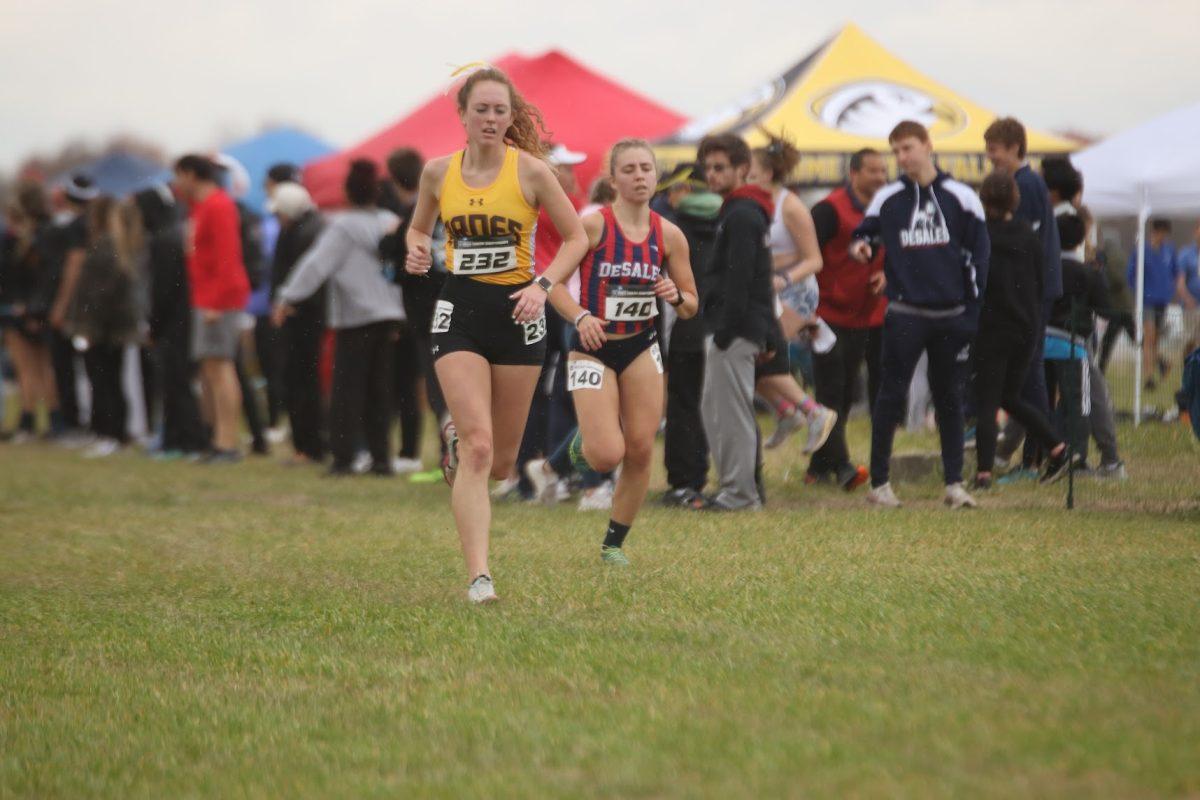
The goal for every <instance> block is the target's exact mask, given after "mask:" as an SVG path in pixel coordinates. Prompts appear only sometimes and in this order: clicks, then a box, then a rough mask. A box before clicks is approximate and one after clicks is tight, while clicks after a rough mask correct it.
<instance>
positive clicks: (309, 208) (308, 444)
mask: <svg viewBox="0 0 1200 800" xmlns="http://www.w3.org/2000/svg"><path fill="white" fill-rule="evenodd" d="M270 206H271V209H272V211H273V212H274V213H275V215H276V216H277V217H279V223H280V227H279V238H278V239H277V240H276V242H275V258H274V261H273V262H272V264H271V297H272V301H273V302H277V301H278V295H279V289H280V288H281V287H282V286H283V285H284V284H285V283H286V282H287V279H288V277H289V276H290V275H291V273H292V269H293V268H294V267H295V266H296V263H297V262H299V261H300V258H301V257H302V256H303V255H304V254H305V253H307V252H308V251H309V249H310V248H311V247H312V246H313V243H314V242H316V240H317V237H318V236H319V235H320V234H321V230H322V229H323V228H324V227H325V223H324V220H323V219H322V218H321V215H320V213H318V212H317V209H316V207H315V206H314V205H313V201H312V198H311V197H309V194H308V191H307V190H306V189H305V188H304V187H303V186H301V185H300V184H298V183H291V182H288V183H281V184H279V185H278V186H277V187H275V190H274V192H273V193H272V196H271V201H270ZM325 304H326V296H325V289H324V288H321V289H318V290H317V292H316V293H315V294H313V295H312V296H311V297H309V298H308V299H306V300H303V301H301V302H299V303H296V305H295V306H294V308H295V313H294V314H292V315H291V316H289V317H288V318H287V319H286V320H285V321H284V323H283V328H282V337H281V347H280V349H279V353H280V354H281V357H282V360H283V386H284V390H283V399H284V405H285V406H286V408H287V413H288V419H289V421H290V422H291V427H292V449H293V450H295V456H294V458H295V460H296V461H297V462H299V463H303V462H310V461H311V462H320V461H323V460H324V459H325V454H326V451H327V449H328V444H327V441H328V440H327V436H326V430H325V409H324V406H323V403H322V402H321V385H320V380H319V375H318V366H319V364H320V360H321V342H322V339H323V337H324V335H325Z"/></svg>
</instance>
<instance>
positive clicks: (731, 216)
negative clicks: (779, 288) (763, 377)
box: [701, 186, 775, 350]
mask: <svg viewBox="0 0 1200 800" xmlns="http://www.w3.org/2000/svg"><path fill="white" fill-rule="evenodd" d="M774 215H775V205H774V203H773V202H772V199H771V195H770V194H768V193H767V192H766V191H764V190H763V189H760V188H759V187H757V186H742V187H740V188H738V189H735V190H734V191H733V192H732V193H731V194H730V195H729V197H727V198H726V199H725V202H724V203H723V204H722V205H721V213H720V215H719V216H718V217H717V231H716V239H715V240H714V241H713V246H712V253H711V260H710V261H709V262H708V265H707V268H706V269H705V270H704V274H705V281H704V283H705V284H706V285H705V286H704V288H703V289H702V290H701V295H702V301H701V302H702V309H703V313H704V319H705V321H706V324H707V326H708V332H709V333H711V334H712V335H713V343H714V344H715V345H716V346H717V347H719V348H720V349H722V350H724V349H725V348H727V347H729V345H730V344H732V342H733V340H734V339H735V338H737V337H741V338H743V339H747V340H749V341H751V342H753V343H754V344H756V345H758V346H759V347H761V348H765V347H766V345H767V339H768V332H769V330H770V326H771V325H773V324H775V303H774V292H773V291H772V284H771V266H772V262H771V248H770V246H769V244H768V235H769V233H770V230H771V219H772V217H773V216H774Z"/></svg>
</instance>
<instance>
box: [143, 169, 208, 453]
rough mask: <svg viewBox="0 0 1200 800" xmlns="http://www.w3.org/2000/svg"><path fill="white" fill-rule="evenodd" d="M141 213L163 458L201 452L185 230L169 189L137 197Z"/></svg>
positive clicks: (203, 443)
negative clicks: (192, 350) (160, 393)
mask: <svg viewBox="0 0 1200 800" xmlns="http://www.w3.org/2000/svg"><path fill="white" fill-rule="evenodd" d="M133 199H134V202H135V203H136V204H137V208H138V211H139V212H140V214H141V221H142V229H143V231H144V235H145V239H146V251H147V257H148V259H149V272H150V315H149V317H150V318H149V323H150V342H151V346H152V347H153V350H154V362H155V365H156V368H157V371H158V384H159V386H160V391H161V392H162V445H161V447H160V450H161V452H162V453H163V454H164V455H174V454H176V453H178V454H186V453H198V452H201V451H202V450H204V449H205V447H206V446H207V443H208V437H207V436H206V435H205V433H204V424H203V423H202V422H201V421H200V408H199V406H198V405H197V403H196V395H195V394H194V393H193V391H192V377H193V374H192V373H193V369H192V362H191V356H190V352H191V350H190V338H191V319H192V309H191V300H190V295H189V292H188V277H187V257H186V256H185V255H184V250H183V226H182V225H181V224H180V221H179V214H178V211H177V208H176V206H175V200H174V198H173V197H172V195H171V192H170V190H169V189H167V187H166V186H157V187H155V188H152V189H146V190H144V191H141V192H138V193H137V194H136V195H134V198H133Z"/></svg>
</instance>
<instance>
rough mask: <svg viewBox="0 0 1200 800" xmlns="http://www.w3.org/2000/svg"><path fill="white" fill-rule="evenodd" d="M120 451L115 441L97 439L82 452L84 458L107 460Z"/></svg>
mask: <svg viewBox="0 0 1200 800" xmlns="http://www.w3.org/2000/svg"><path fill="white" fill-rule="evenodd" d="M120 449H121V443H120V442H118V441H117V440H116V439H98V440H97V441H96V442H95V443H94V444H92V445H90V446H89V447H88V448H87V449H86V450H84V451H83V457H84V458H108V457H109V456H111V455H112V454H113V453H115V452H117V451H118V450H120Z"/></svg>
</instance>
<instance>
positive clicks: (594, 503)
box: [579, 481, 613, 511]
mask: <svg viewBox="0 0 1200 800" xmlns="http://www.w3.org/2000/svg"><path fill="white" fill-rule="evenodd" d="M612 498H613V485H612V483H611V482H610V481H605V482H604V483H602V484H600V485H599V486H597V487H595V488H594V489H588V490H586V491H585V492H584V493H583V495H582V496H581V497H580V498H579V510H580V511H608V510H609V509H610V508H612Z"/></svg>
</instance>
